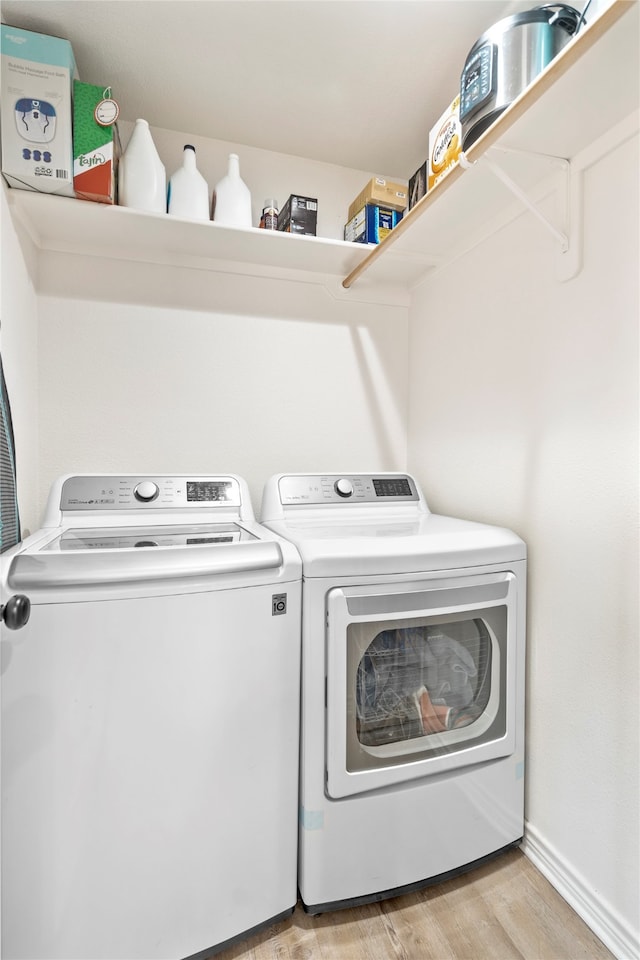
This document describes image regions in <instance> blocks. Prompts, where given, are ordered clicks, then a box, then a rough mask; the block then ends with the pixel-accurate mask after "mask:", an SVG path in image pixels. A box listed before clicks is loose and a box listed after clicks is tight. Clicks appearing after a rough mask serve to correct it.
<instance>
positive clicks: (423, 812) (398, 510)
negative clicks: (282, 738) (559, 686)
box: [262, 473, 526, 913]
mask: <svg viewBox="0 0 640 960" xmlns="http://www.w3.org/2000/svg"><path fill="white" fill-rule="evenodd" d="M262 522H263V523H264V524H266V525H267V526H268V527H270V528H271V529H272V530H274V531H275V532H276V533H278V534H280V535H281V536H282V537H285V538H287V539H288V540H290V541H291V542H292V543H293V544H295V545H296V547H297V548H298V550H299V551H300V554H301V556H302V563H303V588H302V596H303V599H302V608H303V610H302V614H303V616H302V622H303V628H302V723H301V731H302V732H301V770H300V811H299V866H298V885H299V888H300V894H301V897H302V901H303V903H304V906H305V908H306V909H307V911H308V912H310V913H322V912H324V911H327V910H331V909H336V908H340V907H346V906H351V905H354V904H357V903H363V902H367V901H373V900H381V899H383V898H386V897H389V896H395V895H397V894H400V893H406V892H409V891H411V890H412V889H417V888H419V887H420V886H423V885H426V884H427V883H431V882H434V881H437V880H440V879H445V878H448V877H451V876H452V875H454V874H456V873H459V872H463V871H465V870H467V869H470V868H471V867H473V866H475V865H477V864H480V863H482V862H483V861H484V860H486V859H488V858H490V857H492V856H495V855H496V854H498V853H499V852H500V851H502V850H504V849H506V848H508V847H510V846H512V845H515V844H517V843H518V842H519V841H520V840H521V838H522V835H523V787H524V667H525V574H526V547H525V544H524V543H523V542H522V540H521V539H520V538H519V537H518V536H516V535H515V534H514V533H512V532H510V531H508V530H505V529H501V528H497V527H491V526H486V525H484V524H477V523H472V522H468V521H463V520H456V519H453V518H450V517H443V516H436V515H433V514H431V513H430V511H429V508H428V506H427V504H426V502H425V499H424V497H423V495H422V493H421V492H420V489H419V487H418V485H417V483H416V481H415V480H414V479H413V477H411V476H408V475H404V474H386V473H378V474H373V475H357V476H354V475H348V476H340V475H328V474H325V475H310V474H296V475H278V476H276V477H273V478H272V479H271V480H270V481H269V482H268V484H267V486H266V488H265V491H264V497H263V507H262Z"/></svg>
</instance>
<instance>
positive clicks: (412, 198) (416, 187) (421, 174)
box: [409, 160, 427, 210]
mask: <svg viewBox="0 0 640 960" xmlns="http://www.w3.org/2000/svg"><path fill="white" fill-rule="evenodd" d="M426 192H427V161H426V160H425V162H424V163H423V164H422V166H421V167H418V169H417V170H416V172H415V173H414V175H413V176H412V177H411V179H410V180H409V210H412V209H413V207H415V205H416V203H417V202H418V200H422V198H423V197H424V195H425V193H426Z"/></svg>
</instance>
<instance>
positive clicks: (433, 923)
mask: <svg viewBox="0 0 640 960" xmlns="http://www.w3.org/2000/svg"><path fill="white" fill-rule="evenodd" d="M216 957H217V960H614V958H613V955H612V954H611V953H610V952H609V951H608V950H607V949H606V947H605V946H604V945H603V944H602V943H601V942H600V940H598V938H597V937H596V936H595V934H593V933H592V932H591V930H589V928H588V927H587V925H586V924H585V923H584V922H583V921H582V920H581V919H580V917H578V915H577V914H576V913H574V911H573V910H572V909H571V907H569V905H568V904H567V903H566V902H565V901H564V900H563V899H562V897H561V896H560V895H559V894H558V893H557V892H556V891H555V890H554V889H553V887H552V886H551V884H550V883H549V882H548V881H547V880H546V879H545V878H544V877H543V876H542V875H541V874H540V873H539V872H538V871H537V870H536V869H535V867H534V866H533V864H531V863H530V862H529V861H528V860H527V858H526V857H525V856H524V855H523V854H522V853H521V852H520V851H519V850H512V851H510V852H508V853H506V854H504V855H503V856H502V857H500V858H499V859H497V860H495V861H493V862H492V863H489V864H485V865H484V866H483V867H479V868H478V869H477V870H474V871H473V872H471V873H468V874H465V875H464V876H461V877H457V878H455V879H454V880H448V881H446V882H444V883H441V884H437V885H434V886H432V887H427V888H425V889H423V890H420V891H418V892H417V893H414V894H410V895H407V896H404V897H397V898H395V899H393V900H385V901H382V902H381V903H372V904H367V905H366V906H361V907H354V908H351V909H349V910H338V911H335V912H333V913H328V914H323V915H322V916H319V917H310V916H309V915H308V914H306V913H305V912H304V910H303V909H302V907H301V905H300V904H298V905H297V906H296V909H295V911H294V913H293V916H292V917H290V918H289V919H287V920H285V921H282V922H281V923H278V924H275V925H274V926H273V927H271V928H269V930H266V931H263V932H262V933H260V934H257V935H256V936H254V937H252V938H250V939H249V940H246V941H244V942H242V943H239V944H236V945H235V946H234V947H231V948H230V949H228V950H225V951H223V952H222V953H219V954H217V955H216Z"/></svg>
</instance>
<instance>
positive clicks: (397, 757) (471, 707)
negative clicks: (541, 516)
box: [326, 572, 523, 797]
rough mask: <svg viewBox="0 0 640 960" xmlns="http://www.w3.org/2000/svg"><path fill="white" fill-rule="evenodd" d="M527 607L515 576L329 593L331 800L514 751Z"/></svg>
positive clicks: (328, 786)
mask: <svg viewBox="0 0 640 960" xmlns="http://www.w3.org/2000/svg"><path fill="white" fill-rule="evenodd" d="M516 604H517V579H516V576H515V574H513V573H510V572H502V573H495V574H486V575H481V576H466V577H460V578H456V579H440V580H437V579H436V580H428V581H421V582H415V583H410V584H407V583H402V584H400V583H396V584H382V585H375V586H371V587H369V588H367V587H345V588H339V589H334V590H331V591H330V593H329V595H328V601H327V624H328V626H327V631H328V633H327V727H326V729H327V757H326V762H327V791H328V794H329V796H331V797H345V796H350V795H352V794H355V793H362V792H365V791H368V790H374V789H378V788H380V787H384V786H389V785H392V784H397V783H402V782H404V781H409V780H414V779H416V778H418V777H424V776H429V775H432V774H439V773H443V772H444V771H450V770H454V769H456V768H459V767H464V766H468V765H469V764H474V763H481V762H484V761H487V760H492V759H495V758H497V757H504V756H507V755H509V754H510V753H512V752H513V750H514V745H515V716H516V693H517V691H516V658H517V655H518V651H517V643H516V623H517V617H516ZM522 655H523V654H522Z"/></svg>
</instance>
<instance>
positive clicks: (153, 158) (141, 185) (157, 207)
mask: <svg viewBox="0 0 640 960" xmlns="http://www.w3.org/2000/svg"><path fill="white" fill-rule="evenodd" d="M118 203H119V204H120V206H123V207H133V208H134V209H136V210H146V211H148V212H149V213H166V212H167V175H166V172H165V169H164V165H163V163H162V161H161V159H160V156H159V154H158V151H157V150H156V145H155V143H154V142H153V137H152V136H151V131H150V130H149V124H148V123H147V121H146V120H136V124H135V127H134V128H133V133H132V134H131V137H130V139H129V143H128V144H127V149H126V150H125V152H124V153H123V155H122V157H121V158H120V164H119V167H118Z"/></svg>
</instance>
